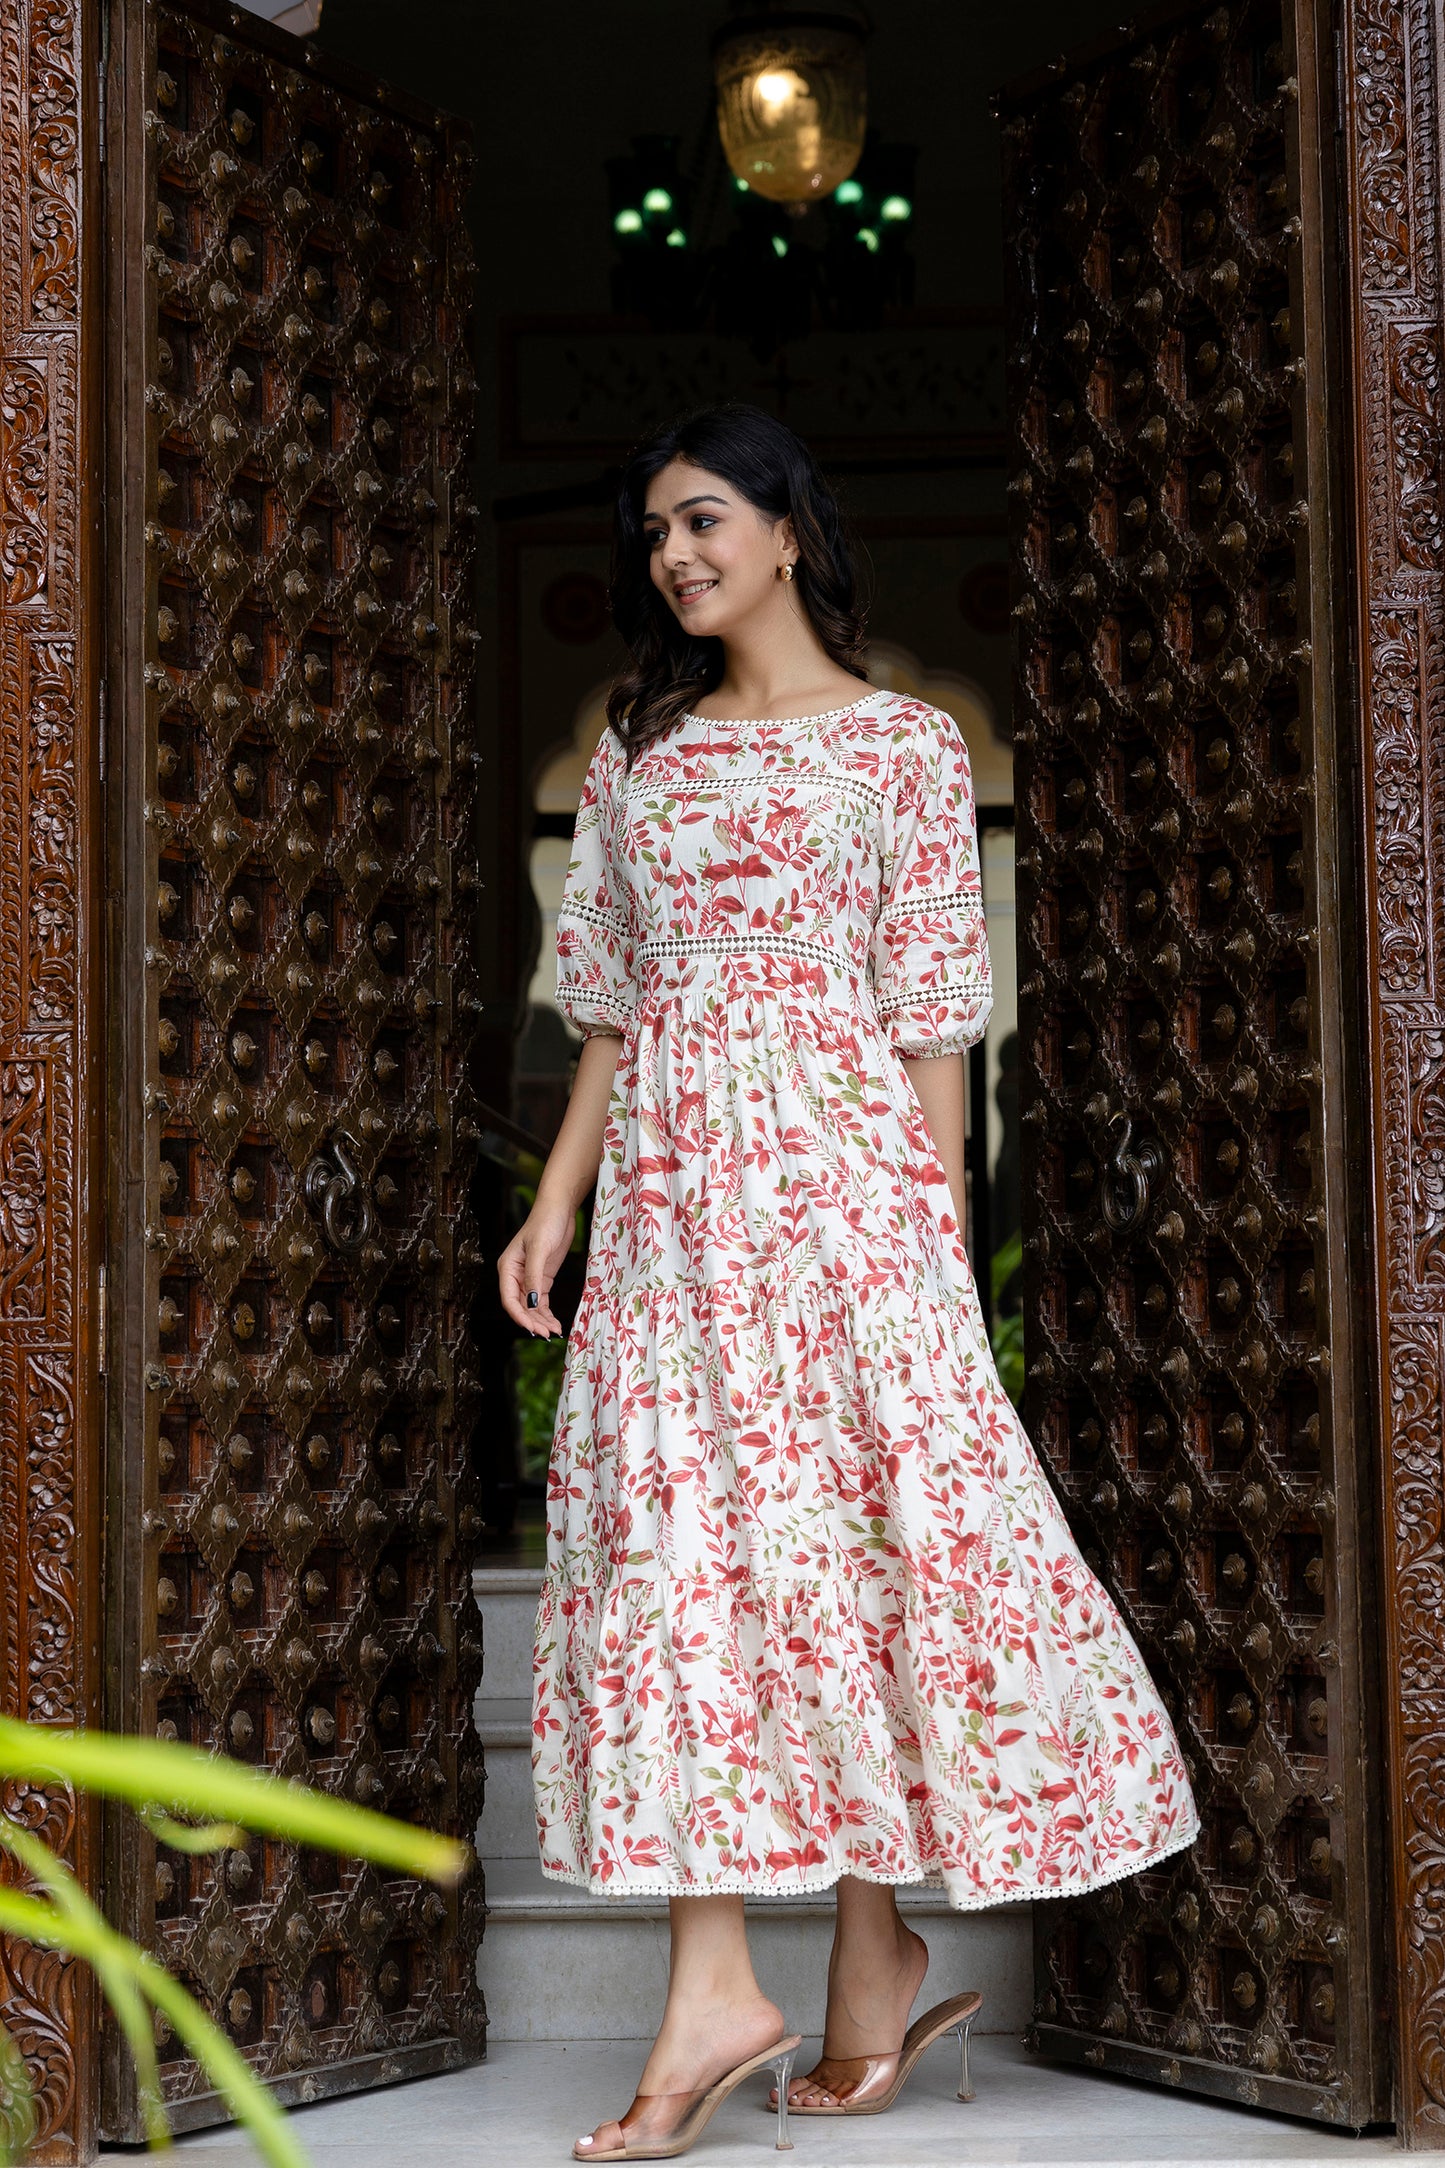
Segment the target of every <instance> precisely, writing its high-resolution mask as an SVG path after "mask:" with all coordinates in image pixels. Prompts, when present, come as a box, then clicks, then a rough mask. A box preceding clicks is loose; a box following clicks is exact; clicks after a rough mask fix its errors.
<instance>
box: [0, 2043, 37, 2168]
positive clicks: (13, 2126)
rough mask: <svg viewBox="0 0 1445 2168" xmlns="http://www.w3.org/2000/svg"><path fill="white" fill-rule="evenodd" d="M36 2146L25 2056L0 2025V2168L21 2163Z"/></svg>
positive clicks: (33, 2104) (33, 2098)
mask: <svg viewBox="0 0 1445 2168" xmlns="http://www.w3.org/2000/svg"><path fill="white" fill-rule="evenodd" d="M34 2143H35V2095H34V2093H32V2091H31V2090H30V2073H29V2072H28V2071H27V2069H26V2068H25V2057H24V2056H23V2055H22V2054H21V2052H20V2050H19V2048H18V2047H17V2046H16V2045H15V2042H14V2041H13V2040H12V2039H11V2037H10V2035H9V2033H8V2032H6V2030H5V2027H4V2026H3V2025H0V2168H13V2164H18V2163H19V2162H21V2161H23V2160H24V2159H25V2158H26V2156H27V2155H28V2154H29V2151H30V2148H31V2147H32V2146H33V2145H34Z"/></svg>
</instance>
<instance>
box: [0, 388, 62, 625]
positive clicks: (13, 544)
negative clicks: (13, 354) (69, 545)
mask: <svg viewBox="0 0 1445 2168" xmlns="http://www.w3.org/2000/svg"><path fill="white" fill-rule="evenodd" d="M49 420H50V413H49V401H48V400H47V398H46V390H45V379H44V377H43V376H42V375H41V373H40V371H39V369H36V368H32V367H31V365H30V364H29V363H28V362H16V363H14V364H13V365H12V366H11V367H9V368H7V369H6V371H5V373H4V376H3V378H0V502H3V505H4V515H5V526H4V540H3V542H0V581H3V582H4V591H5V600H6V601H7V602H12V603H13V602H33V601H34V600H35V598H36V596H37V595H39V594H40V592H41V590H42V589H43V587H44V586H45V571H46V559H47V556H48V549H47V544H48V541H49V535H48V532H47V527H46V512H47V508H48V501H49V496H50V487H49V483H50V473H49V469H50V438H49Z"/></svg>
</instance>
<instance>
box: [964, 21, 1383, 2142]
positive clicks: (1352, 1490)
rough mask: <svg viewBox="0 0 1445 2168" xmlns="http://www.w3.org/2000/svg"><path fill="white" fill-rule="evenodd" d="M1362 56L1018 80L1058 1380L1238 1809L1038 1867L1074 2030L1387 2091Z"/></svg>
mask: <svg viewBox="0 0 1445 2168" xmlns="http://www.w3.org/2000/svg"><path fill="white" fill-rule="evenodd" d="M1305 19H1306V18H1305V17H1304V16H1303V15H1302V17H1301V21H1302V22H1303V21H1304V20H1305ZM1319 95H1320V93H1319V86H1318V84H1317V82H1316V77H1315V72H1314V54H1313V50H1312V48H1311V45H1310V42H1309V39H1308V37H1307V35H1305V33H1304V32H1303V31H1301V32H1300V33H1299V35H1298V37H1297V34H1296V28H1295V23H1294V20H1293V16H1292V13H1291V11H1290V10H1288V9H1286V10H1285V11H1284V13H1283V14H1282V12H1281V9H1280V7H1279V6H1278V5H1274V6H1271V5H1268V4H1258V5H1252V6H1251V5H1239V6H1228V7H1215V8H1210V9H1198V10H1190V11H1188V12H1186V13H1182V14H1178V15H1175V16H1173V17H1171V18H1166V19H1165V20H1163V21H1161V22H1156V24H1155V25H1154V26H1153V28H1152V29H1151V30H1150V31H1149V32H1148V33H1147V34H1145V33H1135V34H1131V35H1129V36H1128V37H1127V38H1125V39H1124V40H1123V41H1122V42H1120V43H1118V44H1117V45H1114V46H1112V47H1110V48H1109V49H1107V50H1103V51H1099V50H1095V51H1094V52H1093V53H1092V54H1089V55H1086V56H1084V57H1083V58H1082V59H1081V60H1080V61H1079V62H1077V63H1076V64H1069V63H1065V62H1061V63H1059V65H1058V67H1057V68H1055V69H1053V70H1051V71H1049V73H1048V75H1047V76H1046V77H1045V78H1044V79H1043V80H1041V81H1038V82H1035V83H1033V84H1030V85H1027V86H1023V87H1021V88H1020V90H1019V91H1017V92H1016V93H1014V94H1012V95H1011V99H1010V102H1009V107H1008V114H1007V119H1006V138H1007V143H1008V169H1009V191H1010V197H1011V207H1012V213H1013V217H1014V221H1015V228H1014V232H1013V235H1012V249H1013V301H1012V322H1011V332H1010V337H1011V353H1012V365H1013V370H1014V385H1013V395H1012V400H1013V415H1014V461H1015V464H1014V473H1013V478H1012V482H1011V489H1012V493H1013V499H1014V506H1015V552H1016V563H1017V568H1018V575H1019V583H1020V585H1019V601H1018V606H1017V611H1016V616H1017V619H1018V623H1019V628H1020V638H1019V668H1018V677H1017V702H1018V708H1017V712H1018V733H1017V737H1018V745H1019V757H1020V769H1019V773H1020V786H1021V791H1020V795H1021V802H1020V828H1021V836H1020V843H1021V857H1020V870H1021V875H1022V877H1023V881H1024V884H1025V885H1024V886H1023V888H1022V890H1021V906H1022V908H1021V920H1020V970H1021V973H1022V977H1023V984H1022V985H1021V987H1020V1011H1021V1020H1022V1035H1023V1042H1024V1048H1025V1067H1026V1073H1027V1076H1028V1084H1027V1087H1026V1100H1025V1108H1024V1115H1023V1120H1024V1125H1025V1127H1024V1134H1025V1138H1026V1150H1027V1153H1028V1159H1029V1170H1028V1172H1026V1175H1025V1181H1024V1194H1025V1197H1026V1198H1027V1199H1029V1200H1030V1214H1031V1223H1032V1224H1031V1227H1030V1229H1029V1233H1028V1239H1027V1242H1026V1283H1027V1298H1028V1304H1027V1311H1028V1320H1029V1349H1030V1361H1029V1390H1028V1402H1027V1409H1026V1414H1027V1420H1028V1425H1029V1428H1030V1431H1031V1433H1032V1435H1033V1436H1034V1437H1035V1438H1036V1439H1037V1440H1038V1442H1039V1444H1040V1447H1041V1449H1042V1450H1043V1451H1044V1453H1045V1455H1046V1458H1047V1460H1048V1462H1049V1464H1050V1467H1051V1470H1052V1473H1053V1475H1054V1477H1055V1480H1056V1481H1057V1484H1058V1486H1059V1490H1060V1494H1061V1496H1062V1497H1063V1499H1064V1501H1065V1503H1066V1506H1067V1509H1068V1511H1069V1513H1070V1516H1071V1519H1072V1521H1073V1523H1074V1525H1075V1527H1076V1528H1077V1529H1078V1530H1079V1532H1080V1535H1081V1538H1082V1541H1083V1544H1084V1547H1085V1550H1086V1553H1087V1555H1088V1556H1089V1558H1090V1561H1091V1563H1092V1564H1094V1566H1095V1567H1096V1569H1097V1570H1098V1571H1099V1572H1100V1573H1101V1574H1102V1576H1103V1578H1104V1579H1105V1580H1106V1582H1107V1583H1108V1585H1109V1587H1110V1589H1111V1591H1112V1593H1113V1594H1114V1596H1115V1597H1116V1599H1117V1600H1118V1602H1119V1604H1120V1606H1121V1608H1122V1610H1123V1611H1124V1614H1125V1616H1126V1617H1127V1619H1128V1621H1129V1624H1130V1626H1131V1628H1132V1630H1133V1632H1134V1633H1135V1635H1136V1637H1137V1639H1138V1641H1139V1643H1140V1645H1141V1647H1142V1649H1143V1651H1144V1653H1145V1656H1146V1658H1147V1660H1148V1662H1149V1664H1150V1667H1151V1669H1152V1671H1153V1673H1154V1675H1155V1677H1156V1678H1157V1679H1158V1680H1159V1682H1160V1684H1161V1687H1162V1689H1163V1691H1164V1693H1165V1697H1166V1699H1167V1701H1168V1704H1169V1707H1170V1710H1171V1713H1172V1715H1173V1716H1174V1718H1175V1720H1176V1722H1177V1725H1178V1728H1179V1731H1180V1736H1181V1742H1182V1744H1183V1747H1184V1751H1185V1754H1186V1757H1187V1759H1188V1762H1189V1764H1190V1767H1191V1770H1192V1775H1193V1781H1194V1784H1195V1787H1196V1791H1197V1795H1198V1799H1199V1804H1200V1808H1201V1813H1202V1818H1203V1825H1204V1833H1203V1836H1202V1838H1201V1840H1200V1842H1199V1844H1198V1845H1197V1846H1196V1847H1195V1848H1194V1849H1193V1850H1192V1851H1191V1852H1190V1853H1188V1854H1185V1855H1182V1856H1181V1857H1180V1858H1179V1859H1178V1860H1177V1861H1175V1862H1172V1863H1170V1864H1169V1865H1168V1866H1167V1867H1166V1868H1165V1869H1164V1870H1162V1871H1160V1872H1157V1873H1154V1874H1150V1875H1148V1876H1144V1877H1141V1878H1138V1879H1136V1880H1134V1881H1132V1882H1126V1883H1121V1884H1118V1885H1116V1886H1114V1887H1112V1888H1110V1889H1106V1890H1104V1891H1103V1892H1101V1893H1099V1894H1098V1895H1097V1896H1095V1897H1094V1898H1092V1899H1090V1900H1088V1901H1086V1902H1083V1903H1077V1904H1071V1905H1068V1906H1065V1907H1055V1906H1040V1907H1039V1908H1038V1914H1037V1918H1038V1930H1037V1932H1038V2007H1037V2012H1036V2032H1037V2039H1038V2043H1039V2044H1040V2045H1041V2046H1043V2047H1044V2048H1046V2049H1048V2050H1049V2051H1051V2052H1057V2053H1061V2054H1066V2055H1070V2056H1076V2057H1081V2058H1083V2059H1086V2060H1088V2061H1089V2062H1092V2063H1095V2064H1098V2065H1100V2066H1102V2067H1104V2068H1110V2069H1118V2070H1123V2071H1128V2072H1131V2073H1133V2074H1135V2075H1145V2076H1152V2077H1154V2078H1157V2079H1159V2080H1161V2081H1162V2082H1166V2083H1172V2084H1183V2085H1193V2086H1198V2087H1200V2088H1202V2089H1205V2090H1209V2091H1213V2092H1219V2093H1223V2094H1225V2095H1227V2096H1229V2097H1232V2098H1234V2099H1238V2100H1243V2101H1247V2102H1258V2103H1260V2104H1262V2105H1265V2106H1271V2107H1275V2108H1279V2109H1283V2110H1287V2111H1289V2112H1293V2113H1296V2114H1308V2115H1312V2116H1317V2117H1320V2118H1322V2119H1325V2120H1329V2121H1333V2122H1339V2123H1346V2124H1355V2125H1358V2124H1361V2123H1364V2122H1366V2121H1369V2120H1371V2119H1373V2118H1377V2117H1380V2116H1382V2115H1384V2114H1387V2113H1388V2081H1387V2077H1386V2071H1387V2058H1386V2056H1385V2054H1384V2052H1383V2048H1382V2041H1381V2034H1380V2014H1379V1990H1378V1981H1379V1978H1380V1973H1379V1961H1378V1950H1377V1936H1378V1920H1379V1913H1380V1903H1379V1898H1378V1894H1377V1891H1378V1880H1377V1860H1376V1846H1375V1835H1374V1812H1373V1798H1372V1779H1371V1777H1370V1776H1369V1775H1368V1774H1367V1772H1368V1771H1370V1770H1371V1769H1372V1768H1373V1767H1375V1766H1377V1762H1376V1750H1375V1747H1374V1743H1373V1742H1374V1730H1373V1727H1372V1722H1371V1720H1370V1711H1371V1697H1370V1695H1369V1691H1368V1661H1369V1655H1368V1652H1369V1650H1370V1648H1371V1647H1372V1645H1373V1639H1374V1621H1373V1618H1372V1617H1371V1613H1370V1603H1369V1590H1370V1588H1371V1586H1372V1585H1373V1584H1372V1554H1371V1541H1370V1536H1369V1531H1368V1527H1367V1526H1366V1527H1364V1528H1362V1525H1361V1523H1362V1515H1363V1513H1364V1511H1365V1500H1366V1499H1367V1496H1368V1473H1369V1471H1368V1446H1367V1444H1366V1443H1365V1441H1366V1440H1367V1439H1368V1435H1369V1432H1368V1429H1367V1428H1366V1426H1365V1424H1364V1423H1363V1422H1362V1421H1361V1420H1360V1415H1361V1406H1362V1396H1361V1392H1360V1383H1359V1381H1360V1377H1361V1374H1362V1364H1361V1360H1360V1356H1359V1347H1358V1342H1359V1335H1360V1331H1361V1320H1360V1315H1359V1313H1360V1308H1361V1303H1362V1292H1361V1291H1362V1288H1363V1284H1364V1275H1363V1272H1362V1270H1361V1263H1360V1256H1359V1253H1358V1250H1357V1248H1356V1243H1357V1239H1358V1224H1359V1222H1358V1214H1359V1209H1360V1204H1359V1201H1360V1197H1361V1195H1362V1180H1361V1176H1360V1154H1359V1142H1358V1132H1357V1131H1356V1130H1355V1129H1354V1128H1353V1126H1352V1125H1353V1122H1354V1118H1355V1109H1354V1106H1353V1103H1352V1098H1351V1092H1352V1090H1353V1089H1354V1088H1355V1087H1354V1085H1353V1083H1352V1079H1353V1078H1354V1077H1355V1076H1357V1074H1358V1052H1357V1048H1358V1038H1357V1030H1358V1027H1357V1025H1356V1024H1355V1023H1354V1022H1353V1017H1352V1011H1351V1007H1350V999H1349V990H1348V981H1349V974H1350V970H1351V968H1352V957H1351V956H1349V955H1345V956H1343V957H1342V954H1341V944H1342V935H1341V926H1340V921H1339V909H1338V899H1339V897H1340V895H1341V894H1342V893H1343V894H1344V895H1346V896H1348V893H1349V871H1348V864H1347V863H1346V862H1344V861H1342V858H1341V846H1340V838H1341V835H1343V834H1344V832H1345V830H1346V828H1347V825H1348V816H1349V807H1348V802H1347V800H1346V799H1345V798H1344V797H1343V796H1342V791H1341V786H1339V784H1338V783H1337V774H1336V761H1337V744H1336V724H1335V720H1334V715H1335V709H1334V702H1333V698H1332V692H1333V687H1332V682H1331V673H1332V667H1333V665H1332V638H1331V630H1332V626H1331V620H1332V613H1333V609H1334V607H1335V602H1334V595H1333V586H1334V583H1335V582H1336V580H1337V573H1336V570H1335V566H1334V564H1333V563H1332V559H1331V555H1330V550H1331V541H1330V507H1331V486H1332V485H1331V461H1332V458H1333V457H1334V448H1333V446H1332V444H1331V440H1330V435H1329V431H1330V427H1331V414H1330V406H1329V399H1330V394H1329V390H1328V386H1327V382H1326V370H1325V353H1326V343H1325V332H1324V324H1323V303H1322V269H1321V266H1322V261H1323V255H1324V251H1323V247H1322V243H1321V224H1322V215H1321V208H1320V197H1321V191H1322V187H1323V180H1322V174H1321V166H1320V157H1319V149H1318V127H1319V121H1318V114H1317V110H1316V108H1317V103H1318V99H1319ZM1346 1049H1348V1050H1349V1052H1348V1056H1347V1054H1346ZM1362 1619H1363V1621H1364V1627H1363V1629H1362V1623H1361V1622H1362Z"/></svg>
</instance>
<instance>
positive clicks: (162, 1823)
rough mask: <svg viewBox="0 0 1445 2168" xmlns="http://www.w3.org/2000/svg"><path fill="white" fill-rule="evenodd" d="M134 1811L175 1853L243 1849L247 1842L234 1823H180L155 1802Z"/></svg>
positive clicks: (242, 1832) (157, 1839)
mask: <svg viewBox="0 0 1445 2168" xmlns="http://www.w3.org/2000/svg"><path fill="white" fill-rule="evenodd" d="M135 1811H136V1813H137V1814H138V1815H139V1817H140V1819H141V1820H142V1821H143V1822H144V1823H145V1826H146V1828H147V1829H148V1830H149V1831H150V1833H151V1835H152V1836H153V1837H154V1838H155V1839H156V1841H157V1842H158V1843H160V1844H168V1845H169V1846H170V1848H171V1850H172V1851H173V1852H224V1851H225V1850H226V1849H227V1848H228V1847H230V1848H231V1849H233V1850H240V1848H241V1847H242V1846H243V1845H244V1844H245V1842H246V1832H245V1830H244V1829H241V1828H238V1826H237V1825H236V1823H235V1822H194V1823H193V1822H178V1821H176V1820H175V1818H174V1816H172V1815H169V1814H167V1813H166V1812H165V1810H164V1808H162V1807H158V1806H156V1805H155V1803H154V1802H153V1801H152V1802H151V1803H150V1804H149V1805H147V1806H144V1807H137V1808H136V1810H135Z"/></svg>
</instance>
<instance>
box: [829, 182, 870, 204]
mask: <svg viewBox="0 0 1445 2168" xmlns="http://www.w3.org/2000/svg"><path fill="white" fill-rule="evenodd" d="M833 201H834V202H835V203H843V204H848V203H861V202H862V201H863V184H862V182H861V181H839V183H838V185H837V187H836V188H835V189H834V190H833Z"/></svg>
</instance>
